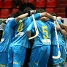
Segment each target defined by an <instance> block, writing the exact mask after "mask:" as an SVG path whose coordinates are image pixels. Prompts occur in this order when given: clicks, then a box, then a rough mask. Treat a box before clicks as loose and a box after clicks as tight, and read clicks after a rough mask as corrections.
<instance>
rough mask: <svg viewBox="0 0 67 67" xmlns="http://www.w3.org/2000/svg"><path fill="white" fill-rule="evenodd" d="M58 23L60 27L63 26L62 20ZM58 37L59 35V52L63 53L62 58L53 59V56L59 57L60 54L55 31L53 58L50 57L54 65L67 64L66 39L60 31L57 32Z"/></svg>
mask: <svg viewBox="0 0 67 67" xmlns="http://www.w3.org/2000/svg"><path fill="white" fill-rule="evenodd" d="M57 22H58V23H59V24H60V25H62V22H61V21H60V20H57ZM57 35H58V43H59V50H60V52H61V57H60V58H59V59H54V58H52V56H57V54H58V47H57V45H58V44H57V41H56V35H55V30H52V34H51V57H50V60H51V64H52V65H56V64H59V63H62V64H63V63H64V62H65V57H66V51H65V44H66V42H65V39H64V38H63V35H62V34H61V32H60V31H59V30H58V31H57ZM62 67H63V66H62Z"/></svg>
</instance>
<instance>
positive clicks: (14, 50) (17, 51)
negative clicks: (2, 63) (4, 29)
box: [8, 12, 53, 67]
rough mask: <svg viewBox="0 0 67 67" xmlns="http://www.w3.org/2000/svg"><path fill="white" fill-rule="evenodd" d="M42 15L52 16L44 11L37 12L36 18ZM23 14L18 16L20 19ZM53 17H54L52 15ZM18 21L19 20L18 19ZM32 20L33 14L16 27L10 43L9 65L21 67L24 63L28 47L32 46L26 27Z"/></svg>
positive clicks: (26, 14) (9, 66)
mask: <svg viewBox="0 0 67 67" xmlns="http://www.w3.org/2000/svg"><path fill="white" fill-rule="evenodd" d="M28 14H29V13H25V15H23V16H25V17H26V16H28ZM41 16H48V17H51V15H50V14H48V13H46V12H43V13H38V14H35V18H36V19H38V18H40V17H41ZM20 18H21V16H18V17H17V19H18V20H19V19H20ZM52 18H53V17H52ZM16 21H17V20H16ZM31 22H32V16H30V17H26V18H24V19H22V20H20V21H19V23H17V24H16V25H15V27H14V30H15V35H14V37H13V39H12V43H11V44H10V48H9V54H8V67H20V66H21V64H22V65H23V64H24V60H25V55H26V48H30V45H29V41H28V37H27V33H26V29H27V27H28V26H29V25H30V23H31Z"/></svg>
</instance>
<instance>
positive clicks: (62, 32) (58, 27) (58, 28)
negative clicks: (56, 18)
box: [56, 22, 67, 36]
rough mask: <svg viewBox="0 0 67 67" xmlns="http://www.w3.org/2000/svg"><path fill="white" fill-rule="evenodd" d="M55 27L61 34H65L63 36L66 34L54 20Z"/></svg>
mask: <svg viewBox="0 0 67 67" xmlns="http://www.w3.org/2000/svg"><path fill="white" fill-rule="evenodd" d="M56 27H57V30H59V31H60V32H61V34H63V35H65V36H66V35H67V32H66V31H65V30H64V29H62V27H61V26H60V25H59V23H58V22H56Z"/></svg>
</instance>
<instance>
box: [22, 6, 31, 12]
mask: <svg viewBox="0 0 67 67" xmlns="http://www.w3.org/2000/svg"><path fill="white" fill-rule="evenodd" d="M29 10H32V8H31V7H26V8H25V9H24V10H23V13H27V12H28V11H29Z"/></svg>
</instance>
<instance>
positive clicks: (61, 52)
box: [0, 8, 67, 67]
mask: <svg viewBox="0 0 67 67" xmlns="http://www.w3.org/2000/svg"><path fill="white" fill-rule="evenodd" d="M61 20H62V18H61V17H57V16H56V15H55V14H54V13H47V12H45V10H44V9H41V8H40V9H37V10H31V8H26V9H25V10H24V11H23V12H20V11H18V12H17V13H15V14H11V15H10V16H9V17H8V18H7V20H6V21H5V22H4V27H1V28H2V29H1V30H3V32H2V38H1V41H0V67H24V61H25V57H26V52H27V49H31V54H30V58H29V62H28V67H64V64H65V60H66V36H67V26H66V25H65V24H64V23H63V22H62V21H61ZM1 26H3V24H2V25H1ZM32 34H33V35H32ZM32 40H33V43H31V42H32Z"/></svg>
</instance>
